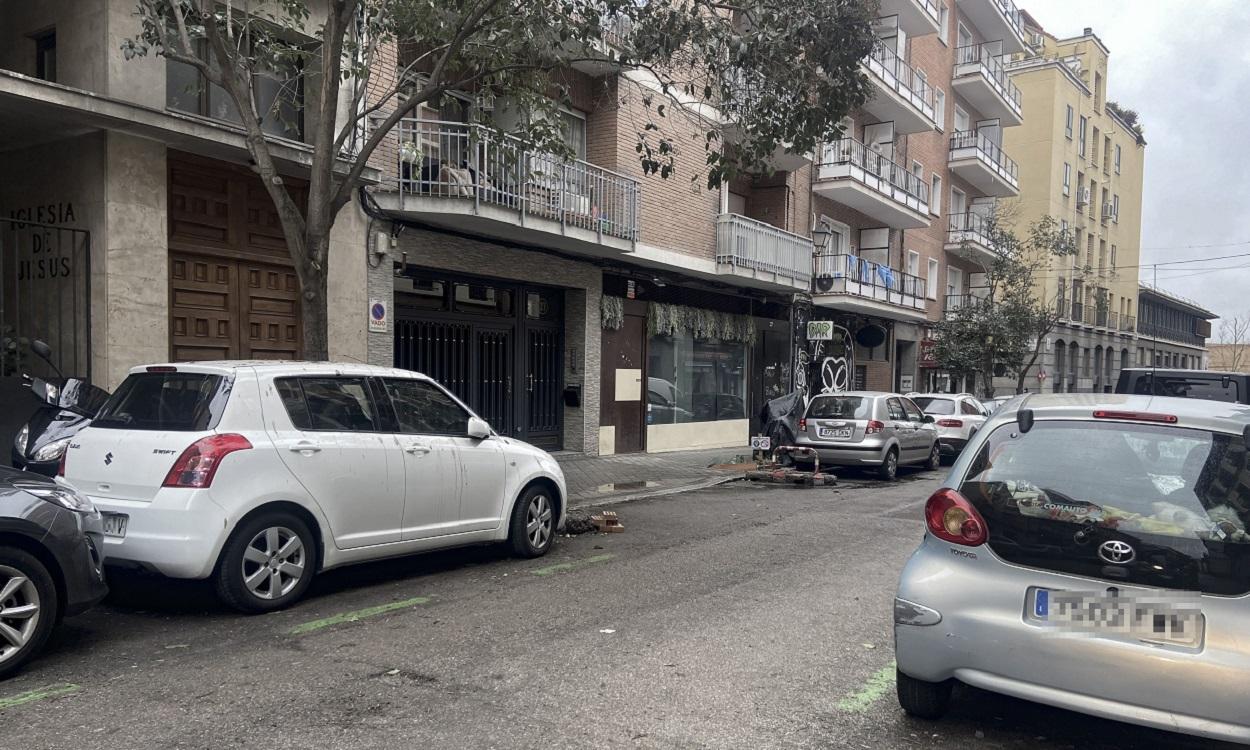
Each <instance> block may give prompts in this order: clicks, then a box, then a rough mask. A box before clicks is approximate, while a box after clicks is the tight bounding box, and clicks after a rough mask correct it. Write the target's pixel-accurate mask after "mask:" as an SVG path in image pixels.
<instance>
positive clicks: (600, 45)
mask: <svg viewBox="0 0 1250 750" xmlns="http://www.w3.org/2000/svg"><path fill="white" fill-rule="evenodd" d="M600 20H601V21H602V27H603V35H602V36H601V37H599V38H598V39H597V40H595V42H594V43H593V44H591V45H589V46H587V45H578V44H575V43H574V42H571V41H569V42H564V43H563V47H564V50H565V52H567V53H569V54H571V55H576V56H578V59H576V60H574V61H573V62H572V63H570V65H569V67H571V68H573V69H574V70H578V71H581V72H582V73H586V74H587V75H592V76H602V75H607V74H609V73H614V72H616V71H618V70H620V69H621V64H620V61H619V57H620V50H621V48H622V47H623V46H624V43H625V40H626V39H627V38H628V37H629V35H630V33H631V32H632V31H633V19H631V18H630V17H629V16H618V15H607V14H606V13H605V15H604V17H603V18H601V19H600Z"/></svg>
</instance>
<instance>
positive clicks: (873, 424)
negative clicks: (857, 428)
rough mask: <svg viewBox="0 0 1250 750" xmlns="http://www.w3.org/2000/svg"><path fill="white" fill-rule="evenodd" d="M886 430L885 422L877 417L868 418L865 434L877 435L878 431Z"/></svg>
mask: <svg viewBox="0 0 1250 750" xmlns="http://www.w3.org/2000/svg"><path fill="white" fill-rule="evenodd" d="M884 430H885V422H882V421H880V420H876V419H870V420H868V426H867V427H865V428H864V434H865V435H876V434H877V433H878V432H882V431H884Z"/></svg>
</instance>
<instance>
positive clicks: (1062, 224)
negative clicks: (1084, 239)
mask: <svg viewBox="0 0 1250 750" xmlns="http://www.w3.org/2000/svg"><path fill="white" fill-rule="evenodd" d="M1059 232H1060V233H1061V234H1062V235H1063V236H1064V237H1067V236H1068V220H1067V219H1060V220H1059Z"/></svg>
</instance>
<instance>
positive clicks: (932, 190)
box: [929, 174, 942, 216]
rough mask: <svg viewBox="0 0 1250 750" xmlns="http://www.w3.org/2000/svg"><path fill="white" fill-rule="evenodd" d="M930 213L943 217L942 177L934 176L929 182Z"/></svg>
mask: <svg viewBox="0 0 1250 750" xmlns="http://www.w3.org/2000/svg"><path fill="white" fill-rule="evenodd" d="M929 213H931V214H933V215H934V216H941V215H942V176H941V175H937V174H935V175H933V177H932V179H931V180H930V181H929Z"/></svg>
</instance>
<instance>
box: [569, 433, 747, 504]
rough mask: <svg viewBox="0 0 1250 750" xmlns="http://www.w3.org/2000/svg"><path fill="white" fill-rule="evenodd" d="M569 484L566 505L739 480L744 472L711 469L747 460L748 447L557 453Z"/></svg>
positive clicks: (661, 493)
mask: <svg viewBox="0 0 1250 750" xmlns="http://www.w3.org/2000/svg"><path fill="white" fill-rule="evenodd" d="M555 458H556V460H557V461H559V462H560V467H561V468H562V469H564V478H565V479H566V480H567V482H568V488H569V507H571V508H577V507H587V506H593V505H602V504H604V503H606V502H619V501H620V500H624V499H627V498H632V497H638V496H650V495H664V494H672V493H674V492H682V491H685V490H690V489H699V488H702V487H707V486H711V485H713V484H718V483H720V482H725V481H730V480H733V479H737V478H740V477H741V476H742V473H743V468H742V467H738V468H727V467H726V468H719V469H713V468H710V467H711V466H712V465H714V464H722V465H723V464H734V463H737V462H738V461H742V460H746V461H749V460H750V458H751V451H750V450H749V449H746V448H717V449H713V450H698V451H678V452H674V453H630V454H625V455H619V456H587V455H584V454H581V453H557V454H555Z"/></svg>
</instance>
